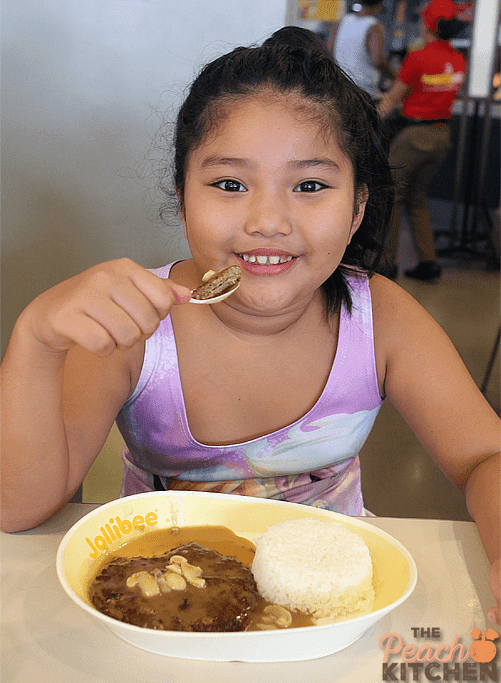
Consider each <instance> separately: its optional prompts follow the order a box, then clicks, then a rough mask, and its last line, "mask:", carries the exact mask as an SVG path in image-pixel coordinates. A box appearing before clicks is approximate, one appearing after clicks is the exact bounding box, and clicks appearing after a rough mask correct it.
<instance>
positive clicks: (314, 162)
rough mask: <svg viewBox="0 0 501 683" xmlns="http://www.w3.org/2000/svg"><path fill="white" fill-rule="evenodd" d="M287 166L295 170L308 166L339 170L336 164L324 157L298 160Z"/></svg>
mask: <svg viewBox="0 0 501 683" xmlns="http://www.w3.org/2000/svg"><path fill="white" fill-rule="evenodd" d="M288 165H289V166H291V167H292V168H295V169H296V168H297V169H303V168H308V167H310V166H325V167H327V168H328V169H330V170H333V171H340V170H341V168H340V166H339V164H338V163H336V162H335V161H334V160H333V159H329V158H325V157H320V158H318V157H315V158H313V159H298V160H297V161H290V162H289V164H288Z"/></svg>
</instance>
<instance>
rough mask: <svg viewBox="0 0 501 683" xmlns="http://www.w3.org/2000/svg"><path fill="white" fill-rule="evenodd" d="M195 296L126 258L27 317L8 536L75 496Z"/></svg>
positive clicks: (20, 347) (14, 418)
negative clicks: (168, 326)
mask: <svg viewBox="0 0 501 683" xmlns="http://www.w3.org/2000/svg"><path fill="white" fill-rule="evenodd" d="M188 298H189V290H187V289H186V288H184V287H178V286H177V285H173V284H172V283H171V282H169V281H168V280H162V279H160V278H158V277H157V276H156V275H154V274H152V273H150V272H148V271H146V270H145V269H144V268H142V267H141V266H138V265H137V264H135V263H133V262H131V261H129V260H126V259H121V260H118V261H111V262H109V263H106V264H102V265H100V266H96V267H94V268H91V269H89V270H88V271H85V272H84V273H82V274H80V275H77V276H75V277H74V278H71V279H70V280H67V281H65V282H63V283H61V284H59V285H57V286H56V287H53V288H52V289H50V290H48V291H47V292H45V293H44V294H42V295H40V296H39V297H37V299H35V300H34V301H33V302H32V303H31V304H29V306H27V308H26V309H25V310H24V311H23V313H22V314H21V315H20V317H19V319H18V321H17V323H16V325H15V327H14V331H13V334H12V337H11V340H10V343H9V346H8V348H7V351H6V353H5V357H4V360H3V362H2V368H1V390H2V399H1V400H2V451H1V476H2V496H1V510H2V519H1V528H2V529H3V530H4V531H19V530H22V529H26V528H29V527H33V526H35V525H37V524H40V523H41V522H43V521H44V520H45V519H47V518H48V517H49V516H50V515H51V514H53V513H54V512H55V511H56V510H57V509H58V508H59V507H61V506H62V505H63V504H64V503H65V502H66V501H67V500H69V499H70V498H71V496H72V495H73V494H74V492H75V491H76V490H77V488H78V487H79V485H80V484H81V482H82V480H83V478H84V477H85V474H86V473H87V471H88V469H89V467H90V465H91V464H92V462H93V461H94V459H95V458H96V456H97V455H98V453H99V451H100V449H101V447H102V445H103V444H104V441H105V440H106V437H107V435H108V432H109V430H110V428H111V426H112V424H113V421H114V419H115V417H116V415H117V413H118V412H119V410H120V408H121V406H122V405H123V403H124V402H125V400H126V399H127V397H128V396H129V394H130V393H131V390H132V389H133V387H134V386H135V383H136V381H137V379H138V376H139V373H140V369H141V364H142V351H143V347H144V340H145V339H146V338H147V337H149V336H150V335H151V334H153V332H154V330H155V329H156V327H157V326H158V324H159V322H160V320H161V319H162V318H164V317H166V315H168V313H169V311H170V309H171V307H172V305H173V304H174V303H181V302H183V301H187V299H188Z"/></svg>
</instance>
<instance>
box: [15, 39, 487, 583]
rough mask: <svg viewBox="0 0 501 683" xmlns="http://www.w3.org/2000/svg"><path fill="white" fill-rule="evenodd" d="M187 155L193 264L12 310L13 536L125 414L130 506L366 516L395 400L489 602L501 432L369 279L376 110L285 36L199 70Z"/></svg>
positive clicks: (70, 484)
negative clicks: (174, 497) (206, 299)
mask: <svg viewBox="0 0 501 683" xmlns="http://www.w3.org/2000/svg"><path fill="white" fill-rule="evenodd" d="M175 144H176V149H175V171H174V180H175V188H176V192H177V196H178V199H179V205H180V210H181V216H182V218H183V222H184V226H185V231H186V237H187V239H188V242H189V245H190V249H191V253H192V258H191V259H189V260H186V261H181V262H176V263H174V264H171V265H169V266H166V267H164V268H160V269H158V270H156V271H153V272H150V271H147V270H145V269H144V268H142V267H141V266H139V265H137V264H135V263H132V262H131V261H128V260H126V259H120V260H118V261H112V262H109V263H105V264H101V265H98V266H95V267H94V268H91V269H89V270H87V271H85V272H84V273H82V274H80V275H77V276H76V277H73V278H71V279H70V280H68V281H66V282H63V283H61V284H59V285H57V286H56V287H54V288H52V289H50V290H49V291H47V292H45V293H44V294H42V295H41V296H39V297H38V298H37V299H35V300H34V301H33V302H32V303H31V304H30V305H29V306H28V307H27V308H26V309H25V310H24V311H23V313H22V314H21V316H20V317H19V320H18V322H17V324H16V326H15V329H14V331H13V334H12V339H11V342H10V345H9V348H8V350H7V352H6V355H5V358H4V362H3V379H2V382H3V390H4V398H3V412H4V417H5V419H4V428H3V439H4V445H3V453H2V474H3V491H2V512H3V519H2V528H3V529H4V530H6V531H16V530H20V529H26V528H28V527H32V526H34V525H36V524H40V523H41V522H42V521H44V520H45V519H46V518H47V517H49V516H50V515H51V514H52V513H54V512H55V511H56V510H57V509H58V508H60V507H61V506H62V505H63V504H64V503H65V502H66V501H68V500H69V499H70V498H71V496H72V495H73V494H74V492H75V491H76V489H77V488H78V486H79V485H80V484H81V482H82V480H83V478H84V477H85V474H86V472H87V471H88V469H89V467H90V465H91V464H92V462H93V461H94V459H95V458H96V456H97V454H98V453H99V451H100V449H101V447H102V445H103V443H104V441H105V439H106V437H107V435H108V432H109V430H110V428H111V426H112V424H113V422H114V420H116V421H117V423H118V425H119V427H120V430H121V432H122V434H123V436H124V439H125V441H126V444H127V449H126V451H125V453H124V463H125V472H124V482H123V494H124V495H127V494H131V493H136V492H141V491H149V490H164V489H197V490H209V491H216V492H217V491H224V492H232V493H235V494H244V495H245V494H248V495H254V496H265V497H273V498H278V499H282V500H289V501H294V502H301V503H305V504H310V505H316V506H321V507H326V508H330V509H332V510H336V511H339V512H344V513H347V514H353V515H361V514H364V509H363V499H362V493H361V486H360V471H359V464H358V456H357V454H358V451H359V449H360V447H361V445H362V444H363V442H364V440H365V438H366V436H367V434H368V432H369V430H370V428H371V426H372V424H373V422H374V419H375V417H376V415H377V412H378V410H379V407H380V405H381V402H382V400H383V397H385V396H388V398H389V399H391V401H392V402H394V404H395V405H396V406H397V408H398V409H399V410H400V411H401V413H402V414H403V416H404V417H405V418H406V419H407V420H408V422H409V423H410V425H411V426H412V428H413V429H414V430H415V432H416V434H417V435H418V436H419V438H420V439H421V440H422V441H423V443H424V444H425V446H426V447H427V448H428V449H429V451H430V453H431V454H432V456H433V457H434V458H435V460H436V461H437V463H438V464H439V465H440V466H441V467H442V469H443V470H444V471H445V472H446V474H447V475H448V476H449V477H450V478H451V479H452V480H453V481H454V482H455V483H456V484H457V485H458V486H459V487H461V488H462V489H463V490H464V491H465V494H466V497H467V500H468V505H469V509H470V511H471V514H472V515H473V517H474V518H475V519H476V521H477V523H478V526H479V529H480V533H481V535H482V539H483V541H484V544H485V547H486V550H487V553H488V554H489V557H490V559H491V561H492V562H493V563H494V565H493V566H494V569H493V572H492V577H493V582H492V586H493V590H495V591H496V594H497V595H498V594H499V585H498V583H495V578H496V575H495V572H496V571H498V570H499V460H498V457H499V456H496V455H495V453H496V452H497V451H498V448H499V421H498V419H497V416H496V415H495V413H494V412H493V411H492V409H491V408H490V407H489V405H488V403H487V402H486V401H485V400H484V398H483V396H482V394H481V393H480V392H479V390H478V389H477V387H476V386H475V384H474V382H473V380H472V379H471V377H470V376H469V375H468V373H467V371H466V369H465V367H464V366H463V364H462V362H461V360H460V358H459V357H458V355H457V353H456V352H455V350H454V349H453V347H452V345H451V343H450V341H449V340H448V339H447V337H446V336H445V335H444V333H443V332H442V330H441V329H440V327H439V326H438V325H437V324H436V323H435V322H434V320H433V319H432V318H431V317H430V316H429V315H428V314H427V313H426V312H425V311H424V310H423V309H422V308H421V307H420V306H419V305H418V304H417V303H416V302H415V301H414V300H413V299H412V298H411V297H410V296H409V295H407V294H406V293H405V292H404V291H403V290H401V289H400V288H399V287H398V286H397V285H396V284H394V283H393V282H391V281H389V280H387V279H385V278H383V277H381V276H377V275H373V271H374V268H375V266H376V264H377V261H378V258H379V256H380V254H381V251H382V246H381V245H382V243H383V240H384V233H385V228H386V226H387V224H388V221H389V218H390V214H391V208H392V202H393V199H392V197H393V187H392V180H391V173H390V168H389V166H388V163H387V159H386V155H385V153H384V149H383V146H382V143H381V135H380V122H379V118H378V116H377V113H376V111H375V109H374V106H373V105H372V103H371V101H370V100H369V98H368V96H366V95H365V94H364V93H363V92H362V91H360V90H359V89H358V88H357V87H356V86H355V85H354V84H353V83H352V82H351V81H350V80H349V79H347V78H346V76H345V75H344V74H343V72H342V71H341V70H340V69H339V68H338V67H337V66H336V65H335V63H334V62H333V60H332V58H331V56H330V55H329V54H328V52H327V50H326V49H325V48H324V47H323V45H322V43H320V42H319V41H318V39H317V38H316V37H315V36H314V35H313V34H311V33H309V32H308V31H304V30H301V29H297V28H284V29H282V30H280V31H278V32H277V33H276V34H274V35H273V36H272V37H271V38H270V39H269V40H267V41H266V42H265V43H264V44H263V45H262V46H261V47H252V48H238V49H236V50H234V51H233V52H231V53H230V54H228V55H225V56H223V57H221V58H219V59H217V60H215V61H214V62H213V63H211V64H209V65H208V66H207V67H206V68H205V69H204V70H203V71H202V72H201V74H200V75H199V76H198V78H197V79H196V80H195V82H194V84H193V86H192V89H191V91H190V93H189V95H188V97H187V100H186V102H185V103H184V105H183V107H182V109H181V111H180V113H179V117H178V122H177V129H176V140H175ZM232 264H238V265H240V266H241V268H242V271H243V272H242V280H241V285H240V288H239V289H237V291H236V292H235V293H234V294H233V295H232V296H230V297H229V298H228V299H226V300H225V301H222V302H220V303H217V304H213V305H193V304H190V303H188V300H189V298H190V290H191V289H193V288H194V287H196V286H197V285H199V284H200V282H201V277H202V274H203V273H204V272H205V271H207V270H209V269H213V270H221V269H223V268H225V267H227V266H230V265H232ZM498 596H499V595H498Z"/></svg>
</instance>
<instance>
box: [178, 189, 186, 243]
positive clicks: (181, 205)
mask: <svg viewBox="0 0 501 683" xmlns="http://www.w3.org/2000/svg"><path fill="white" fill-rule="evenodd" d="M176 195H177V203H178V206H179V216H180V217H181V220H182V221H183V227H184V236H185V238H186V239H188V235H187V230H186V211H185V209H184V202H183V201H182V196H181V191H180V190H179V189H176Z"/></svg>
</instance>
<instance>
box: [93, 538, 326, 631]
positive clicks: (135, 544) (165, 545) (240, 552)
mask: <svg viewBox="0 0 501 683" xmlns="http://www.w3.org/2000/svg"><path fill="white" fill-rule="evenodd" d="M191 542H195V543H199V544H200V545H203V546H205V547H206V548H210V549H211V550H216V551H217V552H219V553H221V555H226V556H228V557H234V558H235V559H236V560H238V561H239V562H241V563H242V564H244V565H246V566H247V567H250V566H251V564H252V560H253V559H254V552H255V545H254V543H252V541H249V540H248V539H247V538H244V537H242V536H238V535H237V534H235V533H234V532H233V531H231V529H228V528H227V527H225V526H210V525H207V526H187V527H170V528H169V529H160V530H158V531H149V532H148V533H146V534H143V535H142V536H140V537H139V538H136V539H134V540H133V541H129V542H128V543H125V544H124V545H123V546H122V547H121V548H119V549H118V550H117V551H115V552H113V553H109V554H107V555H106V556H105V557H104V559H103V561H102V562H101V563H100V564H99V566H98V568H97V570H96V572H95V574H94V576H93V577H92V581H91V582H90V583H92V582H93V581H94V578H95V577H96V576H97V575H98V574H99V573H100V571H101V569H102V567H103V566H104V565H105V564H107V563H108V562H110V560H112V559H113V558H115V557H127V558H131V557H153V556H155V555H161V554H162V553H165V552H167V551H169V550H173V549H174V548H177V547H178V546H180V545H184V544H187V543H191ZM270 604H271V603H269V602H267V601H266V600H264V598H262V597H260V596H259V598H258V603H257V607H256V608H255V611H254V616H253V617H252V619H251V622H250V624H249V626H248V627H247V629H246V630H247V631H256V630H259V629H258V628H257V624H258V623H259V621H260V618H261V616H262V614H263V610H264V608H265V607H267V606H268V605H270ZM291 615H292V623H291V625H290V627H289V628H297V627H303V626H313V625H314V624H313V621H312V619H311V617H310V616H309V615H308V614H304V613H303V612H299V611H293V612H291Z"/></svg>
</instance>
